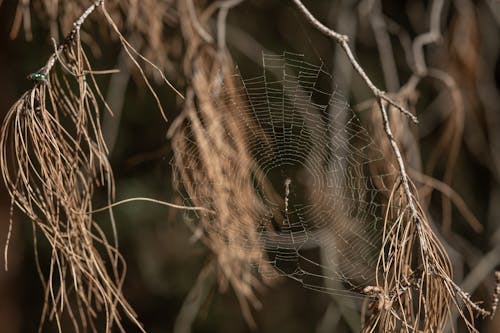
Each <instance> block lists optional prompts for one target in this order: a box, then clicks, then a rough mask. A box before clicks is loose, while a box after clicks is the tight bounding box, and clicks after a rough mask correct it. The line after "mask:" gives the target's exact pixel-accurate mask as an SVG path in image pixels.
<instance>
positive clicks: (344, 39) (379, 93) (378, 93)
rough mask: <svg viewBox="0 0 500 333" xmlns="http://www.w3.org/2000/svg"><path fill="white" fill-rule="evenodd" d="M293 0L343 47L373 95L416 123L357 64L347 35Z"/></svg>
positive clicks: (314, 23)
mask: <svg viewBox="0 0 500 333" xmlns="http://www.w3.org/2000/svg"><path fill="white" fill-rule="evenodd" d="M293 2H294V3H295V4H296V5H297V7H298V8H299V10H300V11H301V12H302V14H303V15H304V16H305V18H306V19H307V20H308V21H309V23H311V24H312V25H313V26H314V27H315V28H316V29H318V30H319V31H320V32H322V33H323V34H324V35H326V36H328V37H330V38H331V39H333V40H335V41H336V42H337V43H339V45H340V46H341V47H342V48H343V49H344V52H345V53H346V55H347V57H348V58H349V61H350V62H351V65H352V66H353V67H354V69H355V70H356V72H358V74H359V75H360V76H361V78H362V79H363V81H365V83H366V85H367V86H368V88H370V90H371V91H372V93H373V95H374V96H375V97H376V98H377V99H378V100H385V101H386V102H387V103H389V104H390V105H393V106H394V107H396V108H397V109H398V110H399V111H401V112H402V113H403V114H405V115H406V116H407V117H408V118H410V119H411V121H413V122H414V123H415V124H417V123H418V120H417V117H415V116H414V115H413V114H412V113H411V112H410V111H408V110H406V108H404V107H403V106H401V105H399V104H398V103H396V102H395V101H394V100H392V99H391V98H390V97H388V96H387V95H386V93H385V91H383V90H380V89H379V88H377V87H376V86H375V85H374V84H373V82H372V81H371V80H370V78H369V77H368V75H366V73H365V71H364V70H363V68H362V67H361V66H360V65H359V63H358V61H357V60H356V58H355V57H354V55H353V53H352V51H351V48H350V47H349V37H348V36H346V35H342V34H339V33H338V32H335V31H333V30H332V29H330V28H327V27H326V26H325V25H323V24H322V23H321V22H320V21H318V20H317V19H316V18H315V17H314V16H313V15H312V14H311V12H309V10H308V9H307V8H306V7H305V6H304V4H303V3H302V2H301V1H300V0H293Z"/></svg>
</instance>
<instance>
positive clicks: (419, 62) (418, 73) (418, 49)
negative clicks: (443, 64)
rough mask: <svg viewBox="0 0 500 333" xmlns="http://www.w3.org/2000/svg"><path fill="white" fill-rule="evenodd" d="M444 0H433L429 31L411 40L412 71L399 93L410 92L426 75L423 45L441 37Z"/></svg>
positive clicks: (436, 40)
mask: <svg viewBox="0 0 500 333" xmlns="http://www.w3.org/2000/svg"><path fill="white" fill-rule="evenodd" d="M443 5H444V0H434V1H433V2H432V6H431V10H430V16H431V18H430V23H429V25H430V28H429V31H428V32H426V33H423V34H421V35H419V36H417V37H416V38H415V39H414V40H413V45H412V50H413V61H414V66H415V68H414V73H413V75H412V76H411V77H410V79H409V80H408V82H407V83H406V84H405V85H404V86H403V88H401V93H402V94H405V92H411V91H414V90H415V87H416V86H417V84H418V83H419V82H420V79H421V78H422V77H424V76H425V75H427V71H428V70H427V64H426V62H425V56H424V46H425V45H428V44H432V43H436V42H438V41H439V40H440V39H441V15H442V12H443Z"/></svg>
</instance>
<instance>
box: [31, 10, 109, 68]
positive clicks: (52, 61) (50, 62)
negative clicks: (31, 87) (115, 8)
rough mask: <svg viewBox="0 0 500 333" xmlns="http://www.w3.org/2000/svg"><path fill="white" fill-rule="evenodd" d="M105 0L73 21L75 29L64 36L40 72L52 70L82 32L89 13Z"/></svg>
mask: <svg viewBox="0 0 500 333" xmlns="http://www.w3.org/2000/svg"><path fill="white" fill-rule="evenodd" d="M103 2H104V0H96V1H95V2H94V3H93V4H92V5H91V6H90V7H88V8H87V10H85V12H83V14H82V15H80V17H79V18H78V20H76V21H75V22H74V23H73V29H71V31H70V32H69V34H68V35H67V36H66V38H64V41H63V42H62V43H61V45H59V47H58V48H57V49H56V51H55V52H54V53H53V54H52V55H51V56H50V58H49V60H48V61H47V64H46V65H45V66H44V67H42V69H40V70H39V72H38V73H39V74H42V75H44V76H46V75H47V74H48V73H49V72H50V70H51V69H52V67H53V66H54V64H55V62H56V60H57V59H59V55H60V54H61V53H62V52H63V51H64V49H65V48H67V47H68V46H69V45H70V44H71V43H73V41H74V40H75V37H76V36H77V35H78V33H79V32H80V28H81V27H82V24H83V22H85V20H86V19H87V17H89V15H90V14H92V12H93V11H94V10H95V9H96V8H97V7H99V6H101V5H102V4H103Z"/></svg>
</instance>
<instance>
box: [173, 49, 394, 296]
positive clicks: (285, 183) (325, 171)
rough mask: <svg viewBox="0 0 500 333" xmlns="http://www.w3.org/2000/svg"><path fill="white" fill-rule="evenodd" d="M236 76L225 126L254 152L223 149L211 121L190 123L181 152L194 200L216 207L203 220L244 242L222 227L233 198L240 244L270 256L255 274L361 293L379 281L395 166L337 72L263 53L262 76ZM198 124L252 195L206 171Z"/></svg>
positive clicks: (179, 166) (218, 99)
mask: <svg viewBox="0 0 500 333" xmlns="http://www.w3.org/2000/svg"><path fill="white" fill-rule="evenodd" d="M234 79H235V81H236V82H238V83H239V84H237V85H232V86H227V85H224V84H223V83H222V84H221V90H222V91H223V92H224V93H214V94H213V96H212V97H213V101H212V102H213V104H214V105H215V113H217V114H218V115H219V116H220V117H222V118H223V120H220V121H219V125H218V126H217V129H216V130H217V131H218V134H217V135H218V137H219V138H223V140H227V141H228V142H232V145H234V146H241V145H243V146H244V147H245V149H246V150H247V151H248V153H249V157H245V156H243V157H242V158H241V159H239V158H238V156H235V154H239V151H240V150H238V149H224V151H220V149H217V143H216V141H217V140H213V139H211V138H210V130H209V129H208V128H209V127H211V128H212V129H213V126H212V125H210V124H208V123H207V122H208V121H205V123H204V122H203V121H200V122H199V124H198V125H196V124H194V123H193V122H192V121H191V122H189V121H188V122H186V124H185V126H186V129H185V131H184V141H185V143H184V145H183V146H182V149H180V150H179V149H177V151H176V155H175V157H174V161H173V165H174V169H175V171H176V173H177V174H179V175H180V176H179V177H178V181H179V185H181V187H182V188H183V191H182V193H183V194H184V199H185V200H186V203H188V204H193V203H195V204H196V205H204V206H205V207H207V208H209V209H213V210H215V214H213V215H211V216H210V217H209V216H208V215H206V216H202V215H203V214H202V213H197V214H200V215H198V216H195V217H194V218H195V219H200V220H202V223H201V224H200V225H201V227H202V229H203V231H204V232H205V233H209V234H212V236H213V235H214V233H215V235H216V237H219V238H224V239H223V243H225V244H228V248H230V247H231V246H230V244H231V242H232V241H234V240H231V239H230V238H231V234H230V233H229V234H228V233H227V232H225V231H224V230H222V227H220V226H218V224H217V223H218V222H217V221H218V219H219V218H220V216H218V215H219V214H218V213H219V212H218V211H217V205H214V196H220V195H224V196H225V198H226V204H227V207H228V208H227V211H226V212H224V214H225V215H227V216H226V217H225V218H226V219H228V220H229V221H230V226H231V228H236V229H237V228H239V225H240V223H241V228H242V229H243V228H245V231H244V232H243V234H244V236H243V237H237V238H236V242H237V243H238V244H237V246H238V247H239V249H242V252H243V253H245V251H247V253H252V251H256V249H257V251H260V252H261V257H262V258H261V259H260V260H252V262H249V264H250V265H253V270H254V271H257V272H259V273H260V275H261V276H264V277H266V275H269V274H270V275H274V274H276V273H277V274H278V275H283V276H287V277H289V278H292V279H294V280H296V281H298V282H300V283H301V284H303V285H304V286H305V287H307V288H311V289H314V290H318V291H322V292H327V293H335V294H348V295H356V294H358V293H359V292H361V291H362V290H363V288H364V287H365V286H367V285H371V284H373V283H374V279H375V269H376V266H377V259H378V255H379V253H380V250H381V238H382V230H383V216H384V212H385V210H386V203H387V198H388V195H389V192H390V189H391V188H392V186H393V182H394V179H395V178H394V174H395V172H394V170H393V168H392V166H391V165H390V163H389V162H387V161H386V160H385V159H384V156H383V154H382V153H381V151H380V150H379V149H378V148H377V146H376V144H375V143H374V142H373V140H372V139H371V138H370V135H369V134H368V132H367V131H366V130H365V128H364V127H363V126H362V125H361V123H360V121H359V119H358V117H357V116H356V115H355V113H354V112H353V111H352V110H351V109H350V107H349V106H348V104H347V103H346V99H345V98H344V96H342V94H341V93H340V92H338V91H336V90H335V89H331V83H332V82H333V80H332V77H331V75H330V74H328V73H327V72H326V71H325V70H324V69H323V67H322V66H316V65H313V64H310V63H308V62H306V61H305V60H304V57H303V56H302V55H298V54H292V53H284V54H282V55H263V73H262V75H260V76H257V77H254V78H249V79H246V78H243V77H242V76H241V74H239V73H237V74H235V76H234ZM325 87H326V88H325ZM235 96H236V97H237V98H235ZM238 101H244V102H238ZM219 105H220V106H221V107H220V108H219V107H218V106H219ZM228 105H230V106H231V107H230V108H229V109H230V110H229V111H228V110H227V109H228V107H227V106H228ZM219 111H220V112H219ZM195 125H196V126H205V132H204V133H205V134H206V135H207V140H208V142H210V140H212V142H213V145H212V147H213V150H212V151H211V152H210V154H212V155H211V158H213V159H214V160H215V159H217V160H221V161H229V160H232V161H234V162H232V163H231V167H230V168H229V169H228V170H226V171H225V174H226V178H223V179H221V182H226V183H227V182H232V183H233V184H236V188H237V189H238V188H241V189H242V191H244V190H243V189H245V188H250V189H251V191H252V195H251V196H250V197H249V196H248V195H241V196H240V195H238V192H237V190H236V193H234V192H235V191H234V190H233V191H232V192H230V193H229V194H228V193H227V191H226V189H227V188H228V185H227V184H219V185H222V186H218V187H217V188H218V189H219V190H215V187H214V184H213V182H214V179H213V178H210V177H203V176H196V175H199V174H203V172H204V170H205V168H207V163H209V162H207V161H206V158H205V162H203V157H201V156H200V155H203V154H202V151H203V149H204V148H202V147H200V140H199V139H198V140H196V139H193V138H192V137H191V135H190V134H188V133H191V132H192V129H191V130H190V128H189V127H192V126H195ZM230 129H231V130H230ZM234 129H237V130H234ZM242 138H243V139H242ZM219 140H220V139H219ZM230 146H231V144H230ZM179 161H182V162H181V163H179ZM216 163H219V162H214V164H216ZM381 164H382V165H384V167H383V168H381V167H379V166H380V165H381ZM210 167H212V166H210ZM381 170H387V171H383V174H381ZM193 171H196V172H195V173H194V174H193ZM206 173H208V172H206ZM228 174H229V175H228ZM208 183H210V184H208ZM248 184H250V186H249V185H248ZM207 189H209V190H207ZM221 191H222V192H224V191H226V193H221ZM242 211H244V213H245V214H244V215H245V216H246V217H249V218H250V220H251V223H252V226H251V228H250V229H248V223H247V222H243V218H242ZM217 228H219V230H218V229H217ZM318 249H321V251H318ZM264 266H265V267H266V268H265V269H263V268H264ZM268 267H271V268H272V270H269V269H267V268H268Z"/></svg>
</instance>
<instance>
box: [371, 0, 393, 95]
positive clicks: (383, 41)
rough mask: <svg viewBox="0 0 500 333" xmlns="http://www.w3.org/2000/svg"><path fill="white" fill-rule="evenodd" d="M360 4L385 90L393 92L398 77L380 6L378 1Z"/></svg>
mask: <svg viewBox="0 0 500 333" xmlns="http://www.w3.org/2000/svg"><path fill="white" fill-rule="evenodd" d="M362 4H363V5H364V6H363V7H362V8H363V15H364V16H368V17H369V19H370V25H371V27H372V30H373V33H374V34H375V41H376V42H377V49H378V52H379V58H380V63H381V64H382V72H383V74H384V81H385V84H386V87H387V90H388V91H393V92H395V91H397V90H398V89H399V77H398V72H397V68H396V62H395V61H394V52H393V50H392V44H391V40H390V38H389V34H388V31H387V25H386V23H385V20H384V17H383V14H382V4H381V2H380V0H368V1H367V2H365V3H362Z"/></svg>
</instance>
